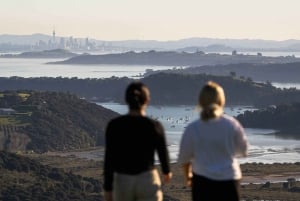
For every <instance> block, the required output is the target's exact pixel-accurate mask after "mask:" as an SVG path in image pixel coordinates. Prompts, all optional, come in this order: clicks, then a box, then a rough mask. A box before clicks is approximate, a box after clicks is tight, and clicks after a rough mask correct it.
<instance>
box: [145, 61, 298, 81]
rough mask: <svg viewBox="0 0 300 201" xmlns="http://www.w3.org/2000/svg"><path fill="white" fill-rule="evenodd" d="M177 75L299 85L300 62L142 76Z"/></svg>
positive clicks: (197, 68)
mask: <svg viewBox="0 0 300 201" xmlns="http://www.w3.org/2000/svg"><path fill="white" fill-rule="evenodd" d="M161 72H164V73H179V74H193V75H195V74H204V73H205V74H210V75H217V76H228V75H231V76H235V77H245V78H251V79H253V80H254V81H259V82H267V81H269V82H285V83H300V76H299V75H300V62H295V63H294V62H293V63H277V64H274V63H262V64H253V63H238V64H226V65H225V64H224V65H223V64H221V65H204V66H193V67H186V68H176V69H175V68H173V69H170V70H157V71H148V72H146V73H145V74H144V76H149V75H151V74H155V73H161Z"/></svg>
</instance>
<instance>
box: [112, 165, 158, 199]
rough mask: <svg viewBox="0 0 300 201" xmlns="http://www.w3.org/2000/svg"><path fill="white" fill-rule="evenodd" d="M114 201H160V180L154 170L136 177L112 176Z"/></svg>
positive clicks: (126, 175) (117, 174) (116, 174)
mask: <svg viewBox="0 0 300 201" xmlns="http://www.w3.org/2000/svg"><path fill="white" fill-rule="evenodd" d="M113 189H114V190H113V199H114V201H162V200H163V193H162V189H161V180H160V176H159V173H158V171H157V170H156V169H154V170H150V171H147V172H143V173H140V174H137V175H128V174H119V173H115V174H114V182H113Z"/></svg>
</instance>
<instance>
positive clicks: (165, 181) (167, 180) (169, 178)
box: [163, 172, 173, 184]
mask: <svg viewBox="0 0 300 201" xmlns="http://www.w3.org/2000/svg"><path fill="white" fill-rule="evenodd" d="M172 177H173V173H172V172H169V173H168V174H164V178H163V182H164V183H165V184H166V183H169V182H170V181H171V179H172Z"/></svg>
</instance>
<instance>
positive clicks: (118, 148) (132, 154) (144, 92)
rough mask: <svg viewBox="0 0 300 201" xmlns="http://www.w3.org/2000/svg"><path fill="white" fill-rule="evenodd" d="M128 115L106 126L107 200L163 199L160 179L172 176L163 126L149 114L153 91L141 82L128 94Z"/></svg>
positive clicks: (137, 200)
mask: <svg viewBox="0 0 300 201" xmlns="http://www.w3.org/2000/svg"><path fill="white" fill-rule="evenodd" d="M125 100H126V103H127V104H128V107H129V112H128V114H125V115H121V116H119V117H117V118H115V119H112V120H111V121H110V122H109V123H108V125H107V128H106V135H105V137H106V145H105V157H104V191H105V199H106V201H142V200H149V201H150V200H153V201H161V200H162V199H163V193H162V189H161V179H160V176H159V173H158V171H157V169H156V168H155V153H157V155H158V159H159V162H160V165H161V169H162V173H163V181H164V182H165V183H167V182H169V181H170V179H171V178H172V173H171V170H170V161H169V153H168V149H167V142H166V136H165V132H164V128H163V126H162V125H161V123H160V122H159V121H157V120H154V119H151V118H149V117H147V116H146V107H147V105H148V103H149V101H150V92H149V90H148V88H147V87H146V85H145V84H143V83H141V82H133V83H131V84H130V85H129V86H128V87H127V89H126V94H125Z"/></svg>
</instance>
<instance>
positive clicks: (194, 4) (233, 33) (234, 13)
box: [0, 0, 300, 41]
mask: <svg viewBox="0 0 300 201" xmlns="http://www.w3.org/2000/svg"><path fill="white" fill-rule="evenodd" d="M299 7H300V2H299V1H297V0H289V1H283V0H278V1H276V2H275V1H271V0H252V1H241V0H226V1H217V0H210V1H205V0H186V1H180V0H173V1H171V0H164V1H159V0H152V1H143V0H127V1H121V0H110V1H103V0H86V1H84V3H82V1H80V0H63V1H58V0H52V1H38V0H27V1H20V0H10V1H5V2H2V3H1V7H0V17H1V19H2V20H1V21H0V27H1V29H0V30H1V31H0V35H2V34H16V35H30V34H34V33H42V34H48V35H49V34H51V33H52V31H53V30H55V31H56V33H57V35H59V36H62V37H68V36H74V37H76V38H87V37H88V38H94V39H97V40H111V41H116V40H135V39H139V40H159V41H167V40H180V39H183V38H191V37H205V38H222V39H226V38H228V39H264V40H277V41H282V40H288V39H298V40H299V39H300V26H298V21H299V19H300V12H298V8H299ZM58 33H59V34H58Z"/></svg>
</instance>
